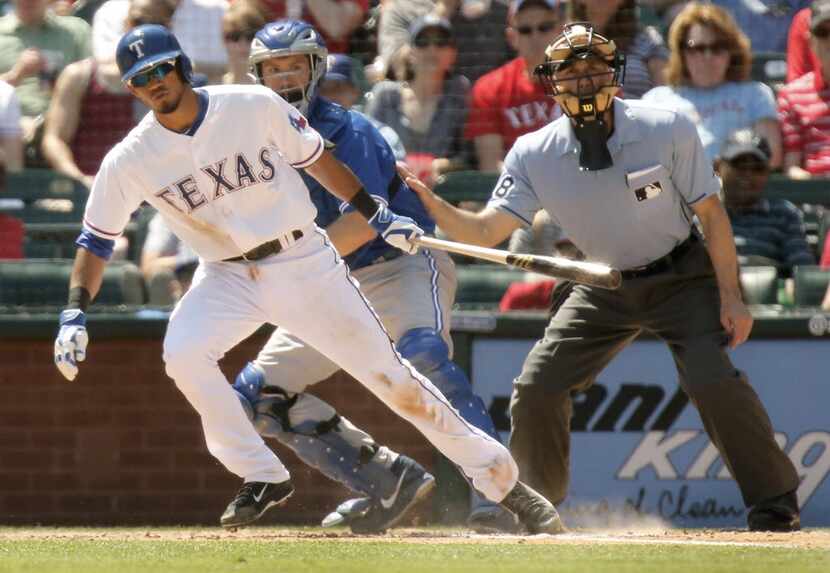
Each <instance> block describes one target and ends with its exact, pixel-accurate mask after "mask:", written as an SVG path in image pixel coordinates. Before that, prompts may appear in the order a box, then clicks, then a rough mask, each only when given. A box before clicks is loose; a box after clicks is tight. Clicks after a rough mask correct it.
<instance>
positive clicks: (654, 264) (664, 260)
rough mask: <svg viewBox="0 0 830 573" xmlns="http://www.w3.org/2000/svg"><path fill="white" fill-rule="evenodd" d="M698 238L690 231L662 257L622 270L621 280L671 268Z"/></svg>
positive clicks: (649, 274)
mask: <svg viewBox="0 0 830 573" xmlns="http://www.w3.org/2000/svg"><path fill="white" fill-rule="evenodd" d="M699 240H700V239H699V238H698V236H697V233H696V232H694V231H692V233H691V234H690V235H689V238H688V239H686V240H685V241H683V242H682V243H680V244H679V245H677V246H676V247H675V248H673V249H672V250H671V252H670V253H669V254H668V255H666V256H663V257H660V258H659V259H657V260H654V261H651V262H650V263H649V264H647V265H645V266H642V267H637V268H635V269H628V270H627V271H622V278H623V280H629V279H640V278H643V277H650V276H652V275H656V274H659V273H662V272H664V271H667V270H669V269H670V268H671V266H672V263H674V262H675V261H678V260H680V259H681V258H683V257H684V256H685V255H686V253H688V252H689V249H691V248H692V246H694V245H695V243H697V242H698V241H699Z"/></svg>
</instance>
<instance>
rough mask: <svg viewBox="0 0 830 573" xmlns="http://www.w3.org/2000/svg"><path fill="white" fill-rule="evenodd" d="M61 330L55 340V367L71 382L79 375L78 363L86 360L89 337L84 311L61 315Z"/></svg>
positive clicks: (77, 310) (78, 310) (71, 311)
mask: <svg viewBox="0 0 830 573" xmlns="http://www.w3.org/2000/svg"><path fill="white" fill-rule="evenodd" d="M60 325H61V328H60V330H59V331H58V337H57V338H56V339H55V366H57V367H58V370H59V371H60V373H61V374H63V377H64V378H66V379H67V380H69V381H72V380H74V379H75V376H77V375H78V362H83V361H84V359H85V358H86V345H87V344H88V343H89V335H88V334H87V332H86V315H85V314H84V311H82V310H80V309H77V308H73V309H70V310H64V311H63V312H62V313H61V315H60Z"/></svg>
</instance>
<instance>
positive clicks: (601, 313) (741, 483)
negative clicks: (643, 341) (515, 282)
mask: <svg viewBox="0 0 830 573" xmlns="http://www.w3.org/2000/svg"><path fill="white" fill-rule="evenodd" d="M561 297H562V301H561V303H560V305H559V307H558V308H557V309H555V311H554V315H553V317H552V319H551V322H550V324H549V325H548V327H547V329H546V330H545V335H544V337H543V338H542V340H540V341H538V342H537V343H536V345H535V346H534V347H533V349H532V350H531V352H530V354H529V355H528V356H527V359H526V360H525V363H524V367H523V368H522V373H521V374H520V375H519V377H518V378H517V379H516V380H515V382H514V386H513V396H512V399H511V403H510V414H511V419H512V434H511V437H510V450H511V452H512V454H513V457H514V458H515V459H516V462H517V463H518V464H519V476H520V479H522V480H523V481H525V482H526V483H528V484H529V485H530V486H532V487H534V488H536V489H537V490H538V491H540V492H541V493H542V494H544V495H545V496H546V497H547V498H548V499H550V500H551V501H552V502H554V503H559V502H561V501H562V500H563V499H565V496H566V494H567V491H568V482H569V467H570V422H571V415H572V403H571V394H572V393H573V392H576V391H580V390H585V389H586V388H588V387H589V386H590V385H591V384H593V382H594V380H595V379H596V377H597V375H598V374H599V373H600V371H602V370H603V368H605V366H606V365H607V364H608V363H609V362H610V361H611V359H612V358H614V356H616V355H617V354H618V353H619V352H620V351H621V350H623V348H625V347H626V346H627V345H628V344H629V343H630V342H632V341H633V340H634V339H635V338H636V337H637V335H638V334H639V333H640V332H641V331H643V330H645V331H650V332H652V333H654V334H655V335H656V336H657V337H658V338H660V339H661V340H663V341H665V342H666V343H667V344H668V345H669V348H670V349H671V352H672V355H673V356H674V361H675V364H676V365H677V371H678V374H679V381H680V385H681V387H682V388H683V390H684V391H685V392H686V394H687V395H688V396H689V399H690V401H691V402H692V404H694V405H695V407H696V408H697V410H698V412H699V413H700V417H701V419H702V420H703V425H704V427H705V428H706V432H707V433H708V434H709V438H710V439H711V440H712V443H713V444H714V445H715V446H716V447H717V449H718V451H719V452H720V455H721V457H722V458H723V460H724V461H725V463H726V465H727V467H728V468H729V470H730V471H731V472H732V476H733V477H734V478H735V480H736V481H737V482H738V487H740V490H741V495H742V496H743V500H744V503H746V505H747V506H752V505H754V504H756V503H758V502H760V501H763V500H766V499H769V498H772V497H775V496H778V495H781V494H784V493H786V492H789V491H791V490H794V489H796V488H797V487H798V483H799V479H798V475H797V474H796V471H795V468H794V467H793V464H792V462H790V460H789V458H788V457H787V456H786V455H785V454H784V452H783V451H782V450H781V448H779V447H778V444H777V443H776V442H775V439H774V437H773V429H772V425H771V423H770V420H769V417H768V416H767V413H766V410H765V409H764V406H763V405H762V404H761V401H760V400H759V399H758V395H757V394H756V393H755V391H754V390H753V389H752V387H751V386H750V385H749V383H748V382H747V379H746V376H745V375H744V374H743V373H742V372H741V371H739V370H737V369H735V367H734V366H733V365H732V363H731V361H730V360H729V356H728V355H727V353H726V348H725V343H726V340H727V335H726V333H725V331H724V329H723V327H722V325H721V323H720V296H719V293H718V287H717V282H716V280H715V274H714V270H713V268H712V263H711V261H710V260H709V255H708V253H707V252H706V249H705V247H704V245H703V243H702V242H698V243H696V244H695V245H693V246H692V248H691V249H690V250H689V251H688V252H687V253H686V254H685V256H683V257H682V258H680V260H678V261H675V262H674V263H673V266H672V268H670V269H669V270H666V271H664V272H661V273H658V274H655V275H651V276H647V277H642V278H636V279H630V280H628V281H624V284H623V286H622V287H621V288H620V289H619V290H617V291H607V290H602V289H598V288H591V287H588V286H585V285H575V286H573V287H572V288H571V289H569V290H567V291H565V292H563V293H561Z"/></svg>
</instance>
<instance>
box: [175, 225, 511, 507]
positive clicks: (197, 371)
mask: <svg viewBox="0 0 830 573" xmlns="http://www.w3.org/2000/svg"><path fill="white" fill-rule="evenodd" d="M303 232H304V236H303V238H301V239H300V240H299V241H297V242H296V243H295V244H293V245H292V246H290V247H289V248H288V249H286V250H285V251H283V252H282V253H280V254H279V255H276V256H272V257H269V258H267V259H264V260H262V261H259V262H258V263H256V264H257V268H258V271H259V276H258V278H257V279H256V280H253V279H252V278H251V276H250V274H249V272H248V269H247V266H246V264H245V263H221V262H220V263H204V264H202V265H201V266H200V268H199V271H197V273H196V277H194V281H193V285H192V286H191V288H190V290H189V291H188V292H187V294H185V296H184V297H183V298H182V300H181V301H179V304H178V305H177V306H176V309H175V310H174V311H173V314H172V315H171V317H170V324H169V326H168V329H167V335H166V337H165V340H164V360H165V363H166V366H167V373H168V374H169V375H170V377H171V378H173V379H174V380H175V382H176V385H177V386H178V387H179V389H180V390H181V391H182V393H183V394H184V395H185V396H186V397H187V399H188V400H189V401H190V403H191V404H192V405H193V407H194V408H196V411H198V412H199V415H200V416H201V418H202V427H203V429H204V432H205V439H206V441H207V446H208V449H209V450H210V452H211V453H212V454H213V455H214V456H215V457H216V458H217V459H219V461H220V462H222V463H223V464H224V465H225V467H226V468H228V470H230V471H231V472H233V473H235V474H237V475H239V476H240V477H243V478H245V479H246V480H247V481H271V482H276V481H283V480H285V479H287V478H288V472H287V470H286V469H285V467H284V466H283V465H282V463H281V462H280V461H279V459H278V458H277V457H276V456H275V455H274V453H273V452H271V450H269V449H268V448H267V447H266V445H265V443H264V442H263V441H262V438H260V437H259V435H258V434H257V433H256V431H255V430H254V428H253V426H252V425H251V423H250V422H249V421H248V418H247V417H246V416H245V413H244V411H243V409H242V406H241V405H240V403H239V400H238V399H237V397H236V395H235V394H234V392H233V390H232V389H231V387H230V385H229V384H228V381H227V379H226V378H225V377H224V375H223V374H222V372H221V371H220V370H219V367H218V365H217V362H218V360H219V359H220V358H221V357H222V356H223V355H224V354H225V353H226V352H227V351H228V350H230V349H231V348H233V347H234V346H235V345H236V344H238V343H239V342H240V341H242V340H244V339H245V338H247V337H248V336H250V335H251V334H253V333H254V332H255V331H256V330H257V329H258V328H259V327H260V326H261V325H262V324H263V323H265V322H269V323H272V324H278V325H280V326H282V327H285V328H286V329H287V330H289V331H290V332H292V333H294V334H296V335H297V336H298V337H299V338H301V339H302V340H303V341H305V342H306V343H307V344H309V345H311V346H313V347H315V348H316V349H317V350H319V351H320V352H321V353H322V354H324V355H325V356H327V357H328V358H329V359H330V360H332V361H333V362H335V363H337V364H339V365H340V366H341V367H342V368H343V369H344V370H345V371H346V372H348V373H349V374H351V375H352V376H353V377H354V378H355V379H357V380H358V381H360V382H361V383H362V384H363V385H364V386H366V387H367V388H368V389H369V390H371V391H372V392H373V393H374V394H375V395H376V396H378V398H380V399H381V400H382V401H383V402H384V403H386V404H387V405H388V406H389V407H390V408H392V410H393V411H394V412H395V413H397V414H398V415H400V416H401V417H403V418H404V419H405V420H407V421H409V422H410V423H411V424H412V425H414V426H415V427H416V428H417V429H418V430H419V431H420V432H421V433H423V434H424V435H425V436H426V437H427V439H429V441H430V442H432V444H433V445H435V447H437V448H438V450H440V451H441V453H443V454H444V455H445V456H446V457H448V458H449V459H450V460H452V461H453V462H454V463H456V464H457V465H458V466H460V467H461V468H462V469H463V471H464V473H465V474H467V476H469V477H470V479H471V480H472V482H473V485H474V486H475V487H476V489H478V490H479V491H481V492H482V493H483V494H484V495H486V496H487V497H488V498H489V499H491V500H493V501H501V500H502V499H503V498H504V496H505V495H506V494H507V493H508V492H509V491H510V489H511V488H512V487H513V486H514V485H515V483H516V480H517V479H518V468H517V466H516V463H515V462H514V461H513V458H512V457H511V456H510V453H509V452H508V451H507V449H506V448H505V447H504V446H502V445H501V444H500V443H499V442H497V441H495V440H493V439H492V438H490V437H489V436H487V435H486V434H484V432H482V431H480V430H478V429H477V428H475V427H474V426H471V425H470V424H468V423H467V422H465V421H464V419H463V418H462V417H461V416H460V415H459V414H458V412H457V411H456V410H455V409H453V407H452V406H450V404H449V402H447V400H446V398H444V396H443V395H442V394H441V392H440V391H439V390H438V389H437V388H435V386H433V385H432V383H431V382H430V381H429V380H427V379H426V378H424V377H423V376H421V375H420V374H418V372H417V371H416V370H415V369H414V368H412V366H411V365H410V364H409V362H407V361H406V360H404V359H403V358H401V356H400V354H398V352H397V350H395V347H394V346H393V345H392V341H391V340H390V338H389V336H388V335H387V333H386V331H385V330H384V329H383V326H382V325H381V322H380V321H379V320H378V318H377V316H376V315H375V313H374V311H373V310H372V308H371V306H370V305H369V303H368V301H367V300H366V299H365V298H364V297H363V295H362V293H361V292H360V290H359V288H358V284H357V281H355V280H354V279H352V278H351V277H350V276H349V274H348V271H347V268H346V266H345V264H343V262H342V260H341V259H340V257H339V256H338V255H337V252H336V251H335V250H334V248H333V247H332V246H331V245H330V243H329V242H328V237H327V236H326V235H325V233H324V232H323V231H322V230H320V229H318V228H316V227H314V226H311V227H309V228H307V229H303Z"/></svg>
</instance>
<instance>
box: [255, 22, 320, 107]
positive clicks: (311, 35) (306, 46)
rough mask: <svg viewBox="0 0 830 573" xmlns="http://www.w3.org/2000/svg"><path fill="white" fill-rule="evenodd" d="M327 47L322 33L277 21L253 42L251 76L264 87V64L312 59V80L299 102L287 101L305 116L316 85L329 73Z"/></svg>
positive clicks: (266, 27) (263, 30)
mask: <svg viewBox="0 0 830 573" xmlns="http://www.w3.org/2000/svg"><path fill="white" fill-rule="evenodd" d="M328 53H329V52H328V50H327V49H326V43H325V41H323V37H322V36H321V35H320V33H319V32H318V31H317V30H315V29H314V27H313V26H311V25H310V24H307V23H306V22H303V21H302V20H289V19H285V20H277V21H276V22H271V23H270V24H266V25H265V26H264V27H263V28H261V29H260V30H259V31H258V32H257V33H256V35H255V36H254V39H253V40H252V41H251V55H250V56H249V57H248V63H249V64H250V65H251V72H252V73H253V74H254V75H255V76H256V79H257V81H258V82H259V83H262V72H261V66H260V64H262V62H264V61H266V60H270V59H271V58H281V57H284V56H293V55H295V54H303V55H307V56H308V57H309V65H310V69H311V80H310V81H309V83H308V85H307V86H306V87H305V88H304V89H303V93H302V94H301V95H300V97H299V98H298V99H296V100H295V101H292V100H291V99H288V98H286V99H287V100H288V101H289V102H290V103H291V104H293V105H294V106H296V107H297V108H298V109H299V110H300V111H301V112H303V113H305V112H306V110H307V109H308V104H309V102H310V101H311V99H312V98H313V97H314V93H315V92H316V91H317V84H319V83H320V80H321V79H322V77H323V75H324V74H325V73H326V56H328Z"/></svg>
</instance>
